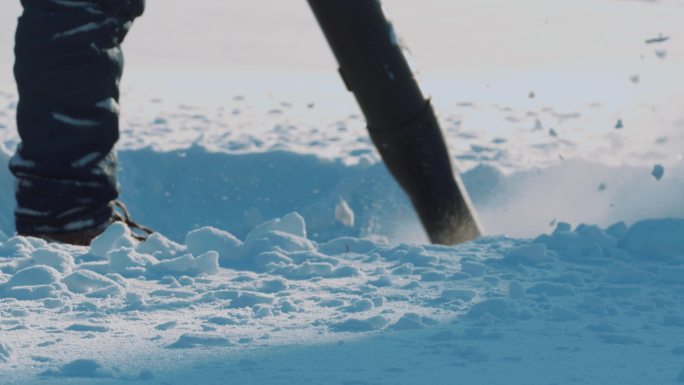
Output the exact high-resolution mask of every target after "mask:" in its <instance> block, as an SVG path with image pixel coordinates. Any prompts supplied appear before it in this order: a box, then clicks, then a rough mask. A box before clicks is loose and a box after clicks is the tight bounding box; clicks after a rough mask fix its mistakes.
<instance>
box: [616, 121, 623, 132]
mask: <svg viewBox="0 0 684 385" xmlns="http://www.w3.org/2000/svg"><path fill="white" fill-rule="evenodd" d="M623 127H625V126H624V125H623V124H622V119H618V121H617V123H615V129H616V130H619V129H621V128H623Z"/></svg>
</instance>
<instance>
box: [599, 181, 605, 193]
mask: <svg viewBox="0 0 684 385" xmlns="http://www.w3.org/2000/svg"><path fill="white" fill-rule="evenodd" d="M605 190H606V184H605V183H603V182H601V184H599V186H598V191H605Z"/></svg>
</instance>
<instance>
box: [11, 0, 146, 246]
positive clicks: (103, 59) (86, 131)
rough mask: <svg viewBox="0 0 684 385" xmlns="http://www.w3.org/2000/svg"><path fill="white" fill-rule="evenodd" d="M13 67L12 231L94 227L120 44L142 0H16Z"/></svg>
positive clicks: (103, 192)
mask: <svg viewBox="0 0 684 385" xmlns="http://www.w3.org/2000/svg"><path fill="white" fill-rule="evenodd" d="M21 3H22V5H23V7H24V12H23V14H22V15H21V17H20V18H19V23H18V27H17V33H16V47H15V55H16V62H15V67H14V74H15V78H16V81H17V88H18V91H19V104H18V106H17V127H18V130H19V135H20V137H21V140H22V142H21V144H20V145H19V147H18V149H17V152H16V154H15V155H14V157H13V158H12V159H11V161H10V169H11V171H12V173H13V174H14V175H15V176H16V178H17V185H16V198H17V209H16V212H15V219H16V227H17V232H18V233H19V234H32V233H33V234H35V233H57V232H65V231H73V230H80V229H86V228H91V227H96V226H99V225H101V224H102V223H104V222H105V221H107V220H108V219H109V218H110V216H111V215H112V204H111V202H112V201H113V200H115V199H116V198H117V196H118V183H117V178H116V167H117V165H116V155H115V153H114V152H113V151H112V149H113V147H114V144H115V143H116V141H117V140H118V138H119V107H118V103H119V80H120V78H121V73H122V69H123V56H122V53H121V48H120V44H121V42H122V41H123V39H124V37H125V36H126V33H127V32H128V30H129V28H130V27H131V24H132V21H133V19H135V18H136V17H137V16H139V15H141V14H142V12H143V10H144V6H145V0H22V1H21Z"/></svg>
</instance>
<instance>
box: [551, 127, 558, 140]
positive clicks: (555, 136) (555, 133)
mask: <svg viewBox="0 0 684 385" xmlns="http://www.w3.org/2000/svg"><path fill="white" fill-rule="evenodd" d="M549 135H551V136H552V137H554V138H557V137H558V133H557V132H556V130H554V129H553V128H549Z"/></svg>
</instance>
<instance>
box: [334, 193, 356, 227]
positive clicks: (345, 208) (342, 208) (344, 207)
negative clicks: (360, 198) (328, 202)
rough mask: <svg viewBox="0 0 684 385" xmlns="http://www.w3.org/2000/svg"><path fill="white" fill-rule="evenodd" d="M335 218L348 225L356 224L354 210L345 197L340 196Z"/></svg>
mask: <svg viewBox="0 0 684 385" xmlns="http://www.w3.org/2000/svg"><path fill="white" fill-rule="evenodd" d="M335 220H337V221H338V222H340V223H342V224H343V225H345V226H347V227H353V226H354V211H353V210H352V209H351V207H349V205H348V204H347V201H345V200H344V199H341V198H340V202H339V203H338V204H337V206H336V207H335Z"/></svg>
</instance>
